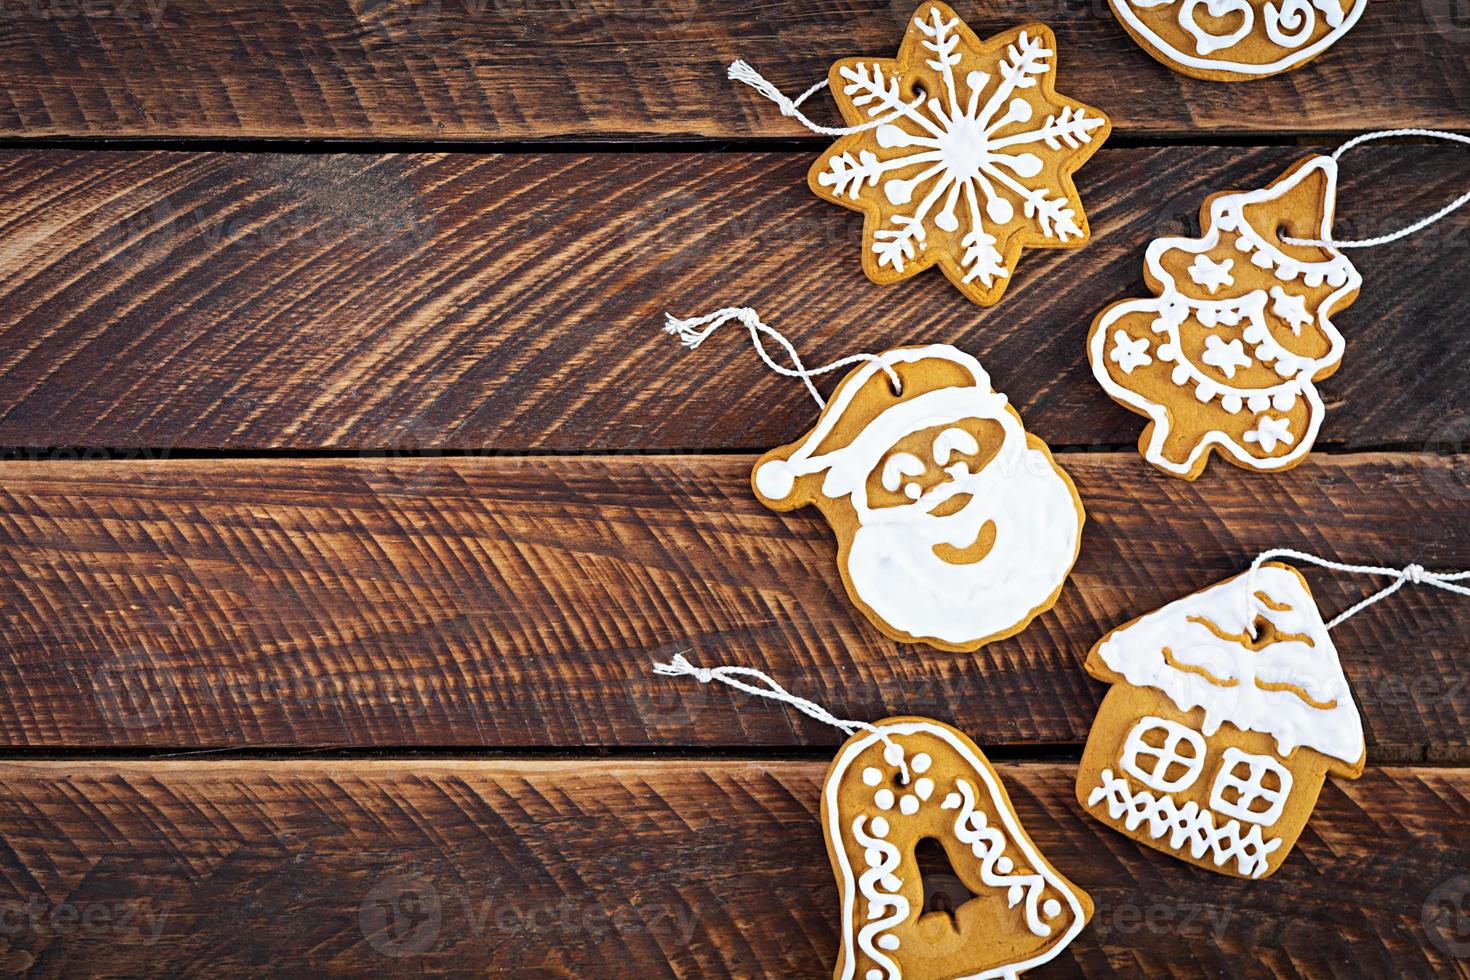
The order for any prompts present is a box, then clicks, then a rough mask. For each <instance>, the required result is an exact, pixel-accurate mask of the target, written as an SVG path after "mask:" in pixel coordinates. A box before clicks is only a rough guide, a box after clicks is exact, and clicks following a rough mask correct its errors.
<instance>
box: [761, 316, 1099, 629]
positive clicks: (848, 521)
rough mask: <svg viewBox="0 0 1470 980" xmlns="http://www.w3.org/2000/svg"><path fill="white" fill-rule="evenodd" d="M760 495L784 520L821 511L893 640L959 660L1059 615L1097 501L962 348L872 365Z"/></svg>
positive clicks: (768, 475) (843, 567) (852, 588)
mask: <svg viewBox="0 0 1470 980" xmlns="http://www.w3.org/2000/svg"><path fill="white" fill-rule="evenodd" d="M884 365H887V366H888V367H889V368H891V369H892V370H893V371H895V372H896V373H897V376H898V378H899V380H900V383H901V388H902V391H901V393H895V391H894V389H893V386H892V384H891V382H890V379H889V377H888V375H887V373H885V370H884ZM751 485H752V487H753V488H754V489H755V493H756V496H757V497H759V498H760V500H761V502H762V503H764V504H765V505H766V506H767V507H771V508H773V509H775V510H781V511H788V510H794V509H796V508H798V507H805V506H806V505H808V504H816V505H817V507H818V508H819V509H820V510H821V512H822V515H823V516H824V517H825V518H826V519H827V522H828V523H829V524H831V525H832V530H833V532H834V533H835V534H836V536H837V543H838V551H837V563H838V568H839V570H840V571H841V574H842V581H843V584H844V585H845V586H846V587H847V594H848V595H849V596H850V597H851V598H852V601H853V602H854V603H855V604H856V605H857V606H858V608H859V609H861V610H862V611H863V613H864V614H865V615H867V617H868V619H870V620H871V621H872V622H873V624H874V625H875V626H877V627H878V629H880V630H882V631H883V633H885V634H886V635H888V636H890V637H892V638H893V639H896V640H900V641H903V642H906V643H917V642H923V643H928V644H930V645H932V646H936V647H939V648H940V649H944V650H954V651H971V650H977V649H979V648H980V647H981V646H983V645H985V644H986V643H989V642H990V641H991V640H997V639H1001V638H1002V637H1006V636H1010V635H1012V634H1013V633H1016V632H1019V631H1020V630H1021V629H1023V628H1024V627H1025V626H1026V624H1027V623H1029V622H1030V621H1031V620H1032V618H1034V617H1035V616H1037V615H1038V614H1040V613H1041V612H1044V611H1045V610H1047V609H1049V608H1051V606H1052V605H1053V604H1054V603H1055V602H1056V600H1057V596H1058V595H1059V594H1060V593H1061V589H1062V583H1063V582H1064V581H1065V580H1066V577H1067V574H1068V572H1070V571H1071V568H1072V564H1073V562H1075V561H1076V559H1077V550H1078V547H1079V543H1080V540H1081V533H1082V522H1083V511H1082V501H1081V499H1080V498H1079V497H1078V496H1077V490H1076V488H1075V487H1074V486H1073V485H1072V481H1071V480H1070V479H1069V478H1068V477H1067V474H1066V473H1065V472H1063V471H1062V469H1061V467H1059V466H1057V464H1056V462H1055V461H1054V460H1053V459H1052V456H1051V452H1050V450H1048V449H1047V447H1046V443H1044V442H1042V441H1041V440H1040V439H1038V438H1037V437H1035V436H1032V435H1028V434H1027V433H1026V430H1025V429H1024V428H1023V427H1022V424H1021V417H1020V416H1019V415H1018V414H1016V411H1015V409H1013V408H1011V406H1010V405H1009V404H1008V403H1007V401H1006V397H1005V396H1004V395H1002V394H1000V393H999V392H997V391H995V390H994V389H993V388H992V387H991V385H990V378H989V376H988V375H987V374H986V373H985V371H984V369H983V368H981V366H980V362H979V361H977V360H975V358H973V357H971V356H970V355H968V354H966V353H964V352H962V351H959V350H956V349H955V348H953V347H950V346H947V345H934V346H929V347H904V348H899V349H897V350H891V351H888V352H886V353H884V354H882V355H881V356H880V358H875V359H874V360H870V361H865V362H864V363H863V364H862V365H861V366H859V367H858V368H857V369H855V370H853V371H852V372H851V373H850V374H848V375H847V376H846V377H845V378H843V379H842V382H841V383H840V384H839V385H838V386H837V390H836V391H835V392H834V393H833V394H832V398H831V400H830V401H828V403H827V406H826V408H825V409H824V410H823V411H822V414H821V416H820V417H819V418H818V419H817V423H816V425H815V426H814V427H813V428H812V429H811V430H810V431H809V432H808V433H807V434H806V435H805V436H803V437H802V438H801V439H800V440H799V441H797V442H794V443H792V444H790V445H787V446H782V447H780V448H778V449H773V450H771V451H770V452H768V453H766V454H765V455H764V456H762V457H761V458H760V460H759V461H758V462H757V463H756V466H755V470H754V471H753V472H752V474H751Z"/></svg>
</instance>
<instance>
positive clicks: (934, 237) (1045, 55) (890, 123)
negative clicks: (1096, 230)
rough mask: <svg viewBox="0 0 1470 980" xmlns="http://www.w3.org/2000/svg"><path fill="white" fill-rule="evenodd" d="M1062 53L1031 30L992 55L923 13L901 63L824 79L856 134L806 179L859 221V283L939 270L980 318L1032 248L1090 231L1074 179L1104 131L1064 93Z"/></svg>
mask: <svg viewBox="0 0 1470 980" xmlns="http://www.w3.org/2000/svg"><path fill="white" fill-rule="evenodd" d="M1055 77H1056V40H1055V38H1054V37H1053V36H1052V33H1051V31H1050V30H1049V29H1048V28H1046V27H1044V26H1043V25H1040V24H1031V25H1028V26H1026V27H1022V28H1018V29H1016V30H1013V31H1010V32H1009V33H1006V34H1002V35H1000V36H998V37H995V38H992V39H990V40H989V41H985V42H982V41H980V40H979V39H978V38H976V36H975V35H974V34H973V33H972V32H971V31H970V29H969V28H968V27H967V26H965V24H964V23H963V22H962V21H961V20H960V19H959V17H958V16H957V15H956V14H955V13H954V11H952V10H950V9H949V8H948V7H946V6H944V5H943V4H941V3H925V4H923V5H922V6H920V7H919V9H918V11H916V12H915V14H914V16H913V19H912V20H911V21H910V22H909V26H908V31H907V32H906V33H905V35H904V39H903V44H902V46H901V47H900V48H899V52H898V57H897V58H896V59H884V58H878V59H872V58H848V59H845V60H843V61H839V62H837V63H836V64H835V65H833V66H832V69H831V71H830V72H829V74H828V80H829V82H830V85H831V89H832V94H833V97H834V98H835V99H836V100H837V104H838V105H839V106H840V107H841V110H842V115H843V117H844V118H845V119H846V120H847V122H848V124H849V125H853V126H856V125H861V124H865V123H871V122H873V121H874V120H878V119H884V120H886V121H885V122H884V123H883V125H881V126H878V127H876V128H873V129H868V130H864V131H863V132H860V133H853V134H850V135H848V136H844V137H842V138H841V139H839V140H838V141H837V142H836V143H834V144H833V145H832V147H831V148H830V149H829V150H828V151H827V152H826V153H825V154H823V155H822V156H821V157H820V158H819V159H818V160H817V162H816V163H815V164H813V166H812V168H811V171H810V173H808V175H807V183H808V185H809V186H810V187H811V189H812V190H813V191H814V192H815V193H816V195H817V196H818V197H821V198H823V199H825V200H828V201H832V202H833V203H836V204H841V205H842V206H844V207H848V208H852V209H854V210H857V211H861V212H863V214H864V215H865V216H866V220H865V221H864V222H863V271H864V272H866V273H867V275H868V278H870V279H872V280H873V281H874V282H877V283H882V284H887V283H891V282H897V281H898V280H900V279H906V278H908V277H909V276H912V275H914V274H915V273H917V272H920V271H922V270H924V269H927V268H929V267H930V266H931V265H934V264H935V263H938V264H939V267H940V269H942V270H943V271H944V274H945V275H946V276H947V277H949V280H950V282H952V283H954V285H955V286H956V287H957V288H958V289H959V290H960V292H962V293H964V294H965V295H966V296H967V297H969V298H970V299H971V300H973V301H974V302H976V303H979V304H980V305H982V306H990V305H991V304H993V303H995V302H997V301H998V300H999V299H1000V297H1001V294H1002V293H1003V292H1005V288H1006V283H1007V281H1008V280H1009V278H1010V275H1011V272H1012V270H1013V269H1015V267H1016V262H1017V261H1018V260H1019V258H1020V256H1021V249H1022V248H1023V247H1027V246H1029V247H1032V248H1077V247H1079V246H1081V245H1083V244H1084V243H1086V241H1087V237H1088V229H1087V217H1086V215H1084V214H1083V212H1082V202H1081V200H1080V199H1079V198H1078V196H1077V190H1076V188H1075V187H1073V185H1072V176H1071V175H1072V172H1073V171H1075V170H1076V169H1077V168H1078V167H1080V166H1081V165H1082V164H1083V162H1085V161H1086V160H1087V158H1088V157H1090V156H1092V154H1093V152H1094V151H1096V150H1097V148H1098V147H1099V146H1100V145H1101V144H1102V142H1103V140H1105V139H1106V138H1107V135H1108V132H1109V129H1110V126H1109V123H1108V119H1107V117H1106V116H1104V115H1103V114H1102V113H1100V112H1098V111H1097V110H1096V109H1093V108H1090V107H1089V106H1085V105H1083V104H1082V103H1080V102H1076V101H1073V100H1072V99H1068V98H1066V97H1064V96H1060V95H1058V94H1057V93H1056V91H1055V89H1054V87H1053V85H1054V79H1055Z"/></svg>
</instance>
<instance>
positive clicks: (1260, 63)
mask: <svg viewBox="0 0 1470 980" xmlns="http://www.w3.org/2000/svg"><path fill="white" fill-rule="evenodd" d="M1108 2H1109V3H1110V4H1111V5H1112V8H1113V13H1114V15H1116V16H1117V18H1118V20H1119V22H1121V23H1122V25H1123V27H1124V28H1125V29H1126V30H1127V31H1128V33H1129V34H1131V35H1132V36H1133V39H1134V40H1135V41H1137V42H1138V43H1139V44H1141V45H1142V46H1143V48H1144V50H1146V51H1148V53H1149V54H1151V55H1153V56H1154V57H1155V58H1157V59H1158V60H1159V61H1162V62H1163V63H1164V64H1166V65H1168V66H1169V67H1170V68H1172V69H1174V70H1175V71H1177V72H1180V73H1181V74H1185V75H1190V76H1192V77H1194V78H1203V79H1208V80H1211V81H1219V82H1239V81H1246V80H1249V79H1252V78H1265V77H1267V76H1269V75H1277V74H1280V73H1281V72H1285V71H1291V70H1292V69H1293V68H1299V67H1301V66H1302V65H1304V64H1306V63H1307V62H1308V61H1310V60H1311V59H1313V58H1315V57H1316V56H1317V55H1319V54H1321V53H1322V52H1323V51H1325V50H1327V48H1329V47H1330V46H1332V45H1333V44H1334V43H1336V41H1337V40H1338V39H1339V38H1341V37H1342V36H1343V35H1344V34H1346V33H1347V32H1348V31H1349V30H1351V29H1352V26H1353V25H1354V24H1356V23H1357V22H1358V18H1359V17H1361V16H1362V15H1363V11H1364V10H1366V9H1367V7H1368V0H1108Z"/></svg>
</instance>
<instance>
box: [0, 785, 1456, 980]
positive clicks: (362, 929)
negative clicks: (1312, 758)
mask: <svg viewBox="0 0 1470 980" xmlns="http://www.w3.org/2000/svg"><path fill="white" fill-rule="evenodd" d="M824 768H825V764H824V763H820V762H781V761H770V762H759V763H758V762H727V761H690V762H660V761H650V760H642V761H631V760H630V761H622V760H616V761H601V762H598V761H586V762H565V763H557V762H535V763H516V762H497V761H490V762H483V761H482V762H475V761H468V760H458V761H432V762H431V761H396V762H309V761H297V762H259V761H254V762H249V763H239V762H199V761H185V762H151V763H146V764H141V763H132V764H129V763H115V764H108V765H98V764H92V763H29V764H27V763H11V764H7V765H5V766H3V767H0V840H3V841H4V843H5V846H4V848H3V849H0V879H3V880H0V914H3V915H4V920H3V921H4V923H5V925H6V929H5V934H4V937H3V940H0V963H3V966H4V967H5V968H7V969H16V968H22V969H25V968H28V969H29V970H30V971H31V972H32V973H33V974H34V975H37V976H64V975H70V974H73V973H77V972H83V971H86V972H91V971H92V970H95V969H98V968H100V970H101V972H105V973H107V974H111V975H152V976H158V975H166V976H179V975H186V974H195V973H200V972H209V973H212V974H214V975H220V974H229V975H245V974H259V973H261V972H266V971H274V970H275V969H277V968H278V967H279V965H280V963H281V959H280V957H281V955H282V954H283V953H289V954H290V955H291V961H292V963H293V964H294V968H295V970H297V971H299V972H312V973H321V972H327V973H332V974H354V975H373V976H377V975H399V974H403V975H407V974H410V973H412V974H415V975H417V974H422V973H425V972H429V973H437V972H440V971H445V970H447V971H450V972H452V973H454V974H456V975H461V974H464V975H468V974H472V973H474V974H479V975H484V974H485V973H486V972H490V973H492V974H495V975H505V976H515V977H551V976H598V977H601V976H609V975H629V976H631V975H635V974H636V975H639V976H650V977H651V976H659V977H664V976H669V977H674V976H681V977H715V976H737V977H753V976H771V977H776V976H780V977H818V976H824V975H830V974H831V970H832V963H833V960H834V957H835V954H836V948H837V942H838V937H837V935H836V920H837V915H836V896H835V891H834V889H833V886H832V876H831V872H830V870H829V868H828V864H827V856H826V851H825V848H824V847H823V843H822V835H821V830H820V826H819V823H818V821H817V815H816V800H817V798H818V790H819V787H820V784H821V778H822V774H823V771H824ZM998 770H999V772H1000V774H1001V777H1002V779H1004V780H1005V781H1006V783H1007V786H1008V788H1009V790H1010V793H1011V797H1012V799H1013V801H1014V802H1015V804H1016V807H1017V810H1018V813H1019V816H1020V818H1021V821H1022V823H1023V824H1024V825H1025V826H1026V827H1027V828H1028V830H1029V832H1030V834H1031V836H1032V837H1033V838H1034V839H1035V840H1036V843H1037V845H1038V846H1039V847H1040V848H1041V850H1042V851H1043V852H1044V853H1046V854H1047V855H1048V857H1049V858H1050V859H1051V860H1052V861H1053V862H1055V863H1056V864H1057V866H1058V867H1059V868H1061V869H1063V870H1064V871H1065V873H1066V874H1067V875H1068V876H1069V877H1071V878H1072V880H1073V881H1075V882H1076V883H1077V884H1078V885H1079V886H1080V887H1082V888H1083V889H1085V890H1086V891H1088V892H1089V893H1090V894H1091V895H1092V897H1093V899H1094V900H1095V901H1096V903H1097V907H1098V912H1097V915H1096V917H1095V918H1094V920H1093V922H1092V923H1091V925H1090V926H1089V927H1088V928H1087V929H1086V930H1084V931H1083V932H1082V934H1081V935H1080V936H1079V937H1078V938H1077V940H1076V941H1075V942H1074V943H1073V944H1072V945H1071V946H1070V947H1069V948H1067V949H1066V950H1065V951H1064V952H1063V953H1062V954H1061V956H1060V957H1059V959H1058V960H1057V961H1056V962H1055V963H1054V964H1052V965H1051V966H1050V967H1048V968H1047V969H1045V970H1038V971H1037V972H1036V973H1035V974H1034V975H1035V976H1037V977H1041V976H1043V975H1044V976H1046V977H1073V976H1110V975H1117V976H1129V977H1137V976H1147V977H1183V976H1202V975H1209V976H1219V975H1229V976H1253V977H1257V976H1259V977H1267V976H1344V975H1355V976H1375V977H1388V976H1414V977H1427V976H1450V975H1454V974H1455V973H1456V972H1457V971H1459V972H1460V973H1461V975H1463V968H1464V962H1463V961H1462V960H1457V959H1455V955H1456V953H1457V952H1460V953H1462V952H1463V951H1464V950H1465V945H1466V942H1467V938H1470V937H1467V934H1466V933H1465V932H1464V931H1463V922H1461V923H1456V922H1455V920H1454V919H1453V917H1452V915H1453V911H1454V910H1455V908H1456V904H1455V903H1456V902H1461V903H1462V902H1464V900H1465V898H1466V891H1467V889H1470V879H1467V877H1466V876H1465V875H1464V869H1465V868H1466V867H1467V866H1470V839H1467V837H1466V836H1465V834H1464V833H1463V828H1464V826H1465V824H1466V823H1467V821H1470V772H1467V771H1466V770H1463V769H1424V768H1403V769H1400V768H1388V769H1374V768H1370V769H1369V770H1368V772H1367V773H1366V774H1365V775H1364V776H1363V778H1362V779H1361V780H1359V781H1357V782H1344V781H1339V780H1332V781H1329V783H1328V784H1327V786H1326V787H1325V789H1324V791H1323V793H1322V797H1321V802H1320V803H1319V804H1318V806H1317V812H1316V814H1315V816H1314V817H1313V819H1312V822H1311V823H1310V824H1309V825H1308V826H1307V829H1306V831H1305V833H1303V835H1302V837H1301V840H1300V842H1299V843H1298V844H1297V847H1296V850H1295V852H1294V853H1293V854H1292V856H1291V858H1290V859H1289V860H1288V861H1287V862H1286V864H1285V865H1284V866H1283V867H1282V869H1281V871H1279V872H1278V873H1277V874H1276V875H1275V876H1274V877H1273V878H1271V879H1270V880H1269V881H1266V882H1245V881H1241V880H1238V879H1230V878H1224V877H1221V876H1219V875H1214V874H1210V873H1208V872H1204V871H1200V870H1198V869H1195V868H1191V867H1188V866H1186V865H1184V864H1182V863H1180V862H1178V861H1174V860H1173V859H1171V858H1168V857H1165V856H1164V855H1161V854H1159V853H1158V852H1155V851H1152V850H1149V849H1147V848H1143V847H1140V846H1138V845H1136V844H1134V843H1133V842H1132V841H1129V840H1127V839H1126V838H1124V837H1122V836H1121V835H1119V834H1116V833H1114V832H1113V831H1111V830H1108V829H1107V828H1105V827H1103V826H1102V825H1101V824H1099V823H1097V822H1096V821H1093V820H1091V819H1088V818H1085V817H1083V816H1082V814H1081V813H1080V811H1079V810H1078V807H1077V805H1076V804H1075V802H1074V801H1073V799H1072V780H1073V770H1072V767H1071V766H1070V765H1056V764H1029V765H1017V764H1002V765H1000V766H998Z"/></svg>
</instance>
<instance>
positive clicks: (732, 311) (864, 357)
mask: <svg viewBox="0 0 1470 980" xmlns="http://www.w3.org/2000/svg"><path fill="white" fill-rule="evenodd" d="M732 320H735V321H738V322H740V323H743V324H744V325H745V328H746V329H747V330H749V331H750V342H751V343H752V344H753V345H754V346H755V352H756V353H757V354H759V355H760V358H761V360H762V361H765V362H766V367H768V368H770V369H771V370H772V371H774V372H776V373H777V374H779V375H782V376H784V377H787V378H800V379H801V380H802V383H803V384H805V385H806V390H807V391H809V392H811V394H812V398H814V399H816V402H817V407H818V408H826V407H827V400H826V399H825V398H823V397H822V393H821V392H819V391H817V386H816V385H814V384H812V378H815V377H817V376H818V375H822V374H826V373H827V372H828V371H836V370H837V369H839V368H844V367H847V366H848V365H849V364H857V363H861V362H863V361H872V362H873V363H875V364H877V365H878V366H879V367H880V368H882V369H883V371H884V373H885V374H887V375H888V380H889V381H890V382H891V383H892V384H893V390H894V391H895V392H897V393H900V394H901V393H902V392H903V383H902V382H900V381H899V380H898V372H897V371H895V370H893V366H892V365H891V364H889V363H888V362H887V361H885V360H883V358H881V357H879V356H878V355H877V354H853V355H852V356H850V357H844V358H842V359H840V360H836V361H833V362H832V363H831V364H826V365H823V366H822V367H819V368H811V369H808V368H806V367H804V366H803V365H802V363H801V358H800V357H799V356H798V355H797V353H796V348H795V347H793V346H791V341H789V340H787V339H786V338H785V337H783V336H781V334H780V333H779V332H777V331H776V330H773V329H772V328H770V327H768V326H766V325H765V324H764V323H762V322H761V318H760V316H759V315H758V314H757V313H756V312H755V310H753V309H751V308H750V307H748V306H727V307H725V308H724V309H723V310H718V311H716V312H714V313H711V314H709V315H708V316H697V317H693V318H691V319H688V320H680V319H679V318H678V317H676V316H674V315H673V314H672V313H665V314H664V333H668V334H673V335H674V336H676V337H678V338H679V340H680V341H682V342H683V344H684V346H685V347H687V348H689V349H690V350H694V349H695V348H697V347H698V346H699V345H700V344H702V343H704V341H705V339H706V338H707V337H709V335H710V334H712V333H714V332H715V331H716V330H718V329H719V328H720V327H721V326H722V325H724V324H726V323H729V322H730V321H732ZM762 334H764V335H766V336H767V337H770V338H771V339H772V340H774V341H775V342H776V343H778V344H780V345H781V346H782V348H784V349H785V351H786V356H787V357H790V358H791V363H792V364H793V365H795V367H794V368H789V367H786V366H785V365H784V364H778V363H776V361H774V360H772V359H771V355H770V354H768V353H766V348H765V345H764V344H763V343H761V335H762Z"/></svg>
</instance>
